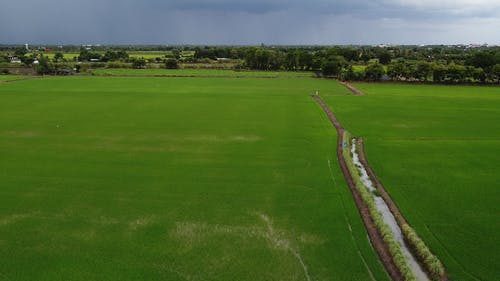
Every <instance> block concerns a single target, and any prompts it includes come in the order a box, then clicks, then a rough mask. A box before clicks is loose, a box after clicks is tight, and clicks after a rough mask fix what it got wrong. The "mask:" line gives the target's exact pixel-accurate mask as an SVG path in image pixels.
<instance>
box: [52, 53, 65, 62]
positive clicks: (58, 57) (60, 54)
mask: <svg viewBox="0 0 500 281" xmlns="http://www.w3.org/2000/svg"><path fill="white" fill-rule="evenodd" d="M63 59H64V55H63V53H61V52H57V53H56V54H55V55H54V61H55V62H59V60H63Z"/></svg>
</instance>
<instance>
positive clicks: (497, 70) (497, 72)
mask: <svg viewBox="0 0 500 281" xmlns="http://www.w3.org/2000/svg"><path fill="white" fill-rule="evenodd" d="M492 74H493V75H492V76H493V78H494V79H496V83H497V84H500V64H495V66H493V69H492Z"/></svg>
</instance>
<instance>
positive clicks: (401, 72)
mask: <svg viewBox="0 0 500 281" xmlns="http://www.w3.org/2000/svg"><path fill="white" fill-rule="evenodd" d="M387 75H388V76H389V77H390V78H391V79H392V80H401V79H403V78H407V77H408V67H407V66H406V64H405V63H404V61H397V62H395V63H391V64H390V65H389V66H388V67H387Z"/></svg>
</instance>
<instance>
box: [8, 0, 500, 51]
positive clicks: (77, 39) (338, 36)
mask: <svg viewBox="0 0 500 281" xmlns="http://www.w3.org/2000/svg"><path fill="white" fill-rule="evenodd" d="M7 43H31V44H210V45H215V44H231V45H232V44H260V43H265V44H328V45H330V44H379V43H388V44H455V43H489V44H500V0H44V1H41V0H0V44H7Z"/></svg>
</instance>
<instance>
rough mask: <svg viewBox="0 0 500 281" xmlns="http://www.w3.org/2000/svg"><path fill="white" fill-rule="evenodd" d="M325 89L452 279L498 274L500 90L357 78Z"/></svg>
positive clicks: (346, 125)
mask: <svg viewBox="0 0 500 281" xmlns="http://www.w3.org/2000/svg"><path fill="white" fill-rule="evenodd" d="M355 86H356V87H357V88H358V89H360V90H362V91H363V92H365V93H366V95H364V96H345V95H330V94H325V95H323V98H324V99H325V100H326V101H327V102H328V104H329V105H330V107H331V108H333V111H334V112H335V113H336V115H337V118H339V119H340V121H341V123H342V124H343V125H344V127H346V129H347V130H349V131H351V132H352V133H353V134H354V135H357V136H362V137H364V138H365V145H366V150H367V154H368V160H369V162H370V164H371V165H372V166H373V168H374V170H375V171H376V173H377V174H378V176H379V178H380V179H381V180H382V182H383V183H384V185H385V187H386V188H387V189H388V191H389V193H390V195H391V196H392V198H393V199H394V201H395V202H396V203H397V205H398V206H399V208H400V210H401V211H402V213H403V215H404V216H405V217H406V218H407V219H408V221H409V222H410V224H412V225H413V226H414V227H415V229H416V230H417V232H418V233H419V235H420V236H421V237H422V238H423V239H424V240H425V242H426V243H427V244H428V245H429V246H430V248H431V249H432V251H433V252H435V253H436V254H437V255H438V256H439V257H440V259H441V260H442V261H443V262H444V264H445V267H446V268H447V270H448V272H449V274H450V277H451V279H452V280H498V276H500V268H499V267H498V261H499V260H500V255H499V253H500V252H499V251H498V245H499V244H500V236H499V235H498V232H499V231H500V220H498V218H499V217H500V208H499V204H498V198H499V196H500V189H499V185H498V183H499V182H500V174H499V173H498V168H499V167H500V158H499V157H498V155H500V88H498V87H468V86H429V85H400V84H376V83H370V84H355Z"/></svg>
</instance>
